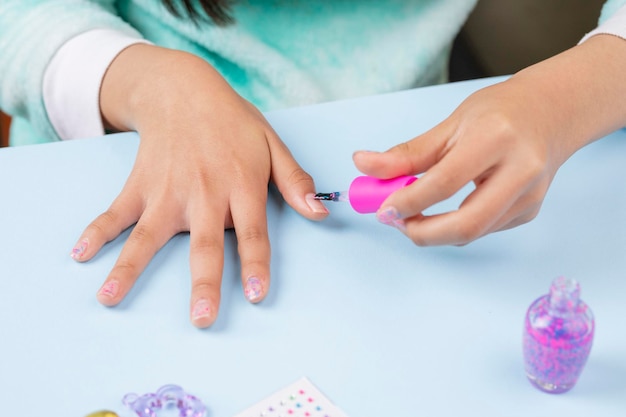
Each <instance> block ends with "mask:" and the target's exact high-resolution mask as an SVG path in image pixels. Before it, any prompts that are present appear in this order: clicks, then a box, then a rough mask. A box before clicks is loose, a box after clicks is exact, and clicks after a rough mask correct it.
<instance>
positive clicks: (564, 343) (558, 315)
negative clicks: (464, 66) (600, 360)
mask: <svg viewBox="0 0 626 417" xmlns="http://www.w3.org/2000/svg"><path fill="white" fill-rule="evenodd" d="M579 297H580V286H579V284H578V282H576V281H575V280H573V279H568V278H565V277H558V278H556V279H555V280H554V281H553V282H552V285H551V287H550V293H549V294H546V295H544V296H542V297H540V298H538V299H537V300H535V302H533V303H532V304H531V305H530V307H529V308H528V312H527V313H526V320H525V322H524V364H525V368H526V376H527V377H528V379H529V380H530V382H531V383H532V384H533V385H534V386H535V387H537V388H538V389H540V390H542V391H545V392H548V393H553V394H557V393H562V392H566V391H569V390H570V389H571V388H572V387H573V386H574V385H575V384H576V381H578V377H579V376H580V374H581V372H582V370H583V368H584V366H585V363H586V362H587V357H588V356H589V352H590V351H591V344H592V342H593V335H594V327H595V324H594V319H593V313H592V312H591V309H590V308H589V307H588V306H587V305H586V304H585V303H584V302H583V301H582V300H580V298H579Z"/></svg>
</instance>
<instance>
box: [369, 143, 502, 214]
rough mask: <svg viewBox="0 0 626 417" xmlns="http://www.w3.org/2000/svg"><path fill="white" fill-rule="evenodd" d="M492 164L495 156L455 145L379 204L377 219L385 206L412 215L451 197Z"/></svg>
mask: <svg viewBox="0 0 626 417" xmlns="http://www.w3.org/2000/svg"><path fill="white" fill-rule="evenodd" d="M466 143H472V141H468V142H466ZM495 164H496V158H495V156H486V155H484V154H483V153H482V152H481V151H480V150H479V149H476V148H473V147H470V146H464V145H463V144H459V145H458V146H456V147H454V148H453V149H452V150H451V151H450V152H448V153H447V154H446V155H445V156H443V158H441V160H439V161H438V162H437V163H436V164H435V165H433V166H431V167H430V168H429V169H428V170H427V171H426V173H425V174H424V175H422V176H421V177H420V179H419V180H418V181H415V182H414V183H412V184H411V185H410V186H408V187H405V188H402V189H400V190H398V191H396V192H394V193H393V194H391V195H390V196H389V197H388V198H387V199H386V200H385V201H384V202H383V204H382V205H381V208H380V210H379V213H378V217H379V219H380V215H381V214H382V213H385V212H386V211H388V210H389V208H392V209H393V210H395V212H396V213H397V214H398V216H399V217H400V218H406V217H412V216H415V215H417V214H419V213H421V212H422V211H424V210H425V209H427V208H428V207H431V206H432V205H434V204H436V203H439V202H441V201H444V200H446V199H448V198H450V197H452V196H453V195H454V194H456V193H457V192H458V191H459V190H460V189H461V188H463V187H464V186H465V185H467V184H468V183H470V182H471V181H473V180H474V179H477V178H479V177H481V176H483V177H486V176H488V175H489V172H490V170H491V169H492V168H493V167H494V165H495Z"/></svg>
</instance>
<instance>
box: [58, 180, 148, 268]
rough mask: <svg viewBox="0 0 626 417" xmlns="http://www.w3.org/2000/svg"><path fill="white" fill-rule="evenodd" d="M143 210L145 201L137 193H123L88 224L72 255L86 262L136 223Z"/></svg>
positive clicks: (76, 259)
mask: <svg viewBox="0 0 626 417" xmlns="http://www.w3.org/2000/svg"><path fill="white" fill-rule="evenodd" d="M142 210H143V203H142V201H141V199H140V198H139V197H138V196H137V194H135V193H127V192H124V191H122V194H120V196H119V197H118V198H117V199H116V200H115V201H114V202H113V204H111V207H109V209H108V210H107V211H105V212H104V213H102V214H100V215H99V216H98V217H97V218H96V219H95V220H94V221H93V222H91V223H90V224H89V226H87V228H86V229H85V230H84V231H83V233H82V234H81V236H80V238H79V239H78V241H77V242H76V244H75V245H74V248H73V249H72V252H71V253H70V256H71V257H72V259H74V260H75V261H79V262H84V261H88V260H89V259H91V258H93V257H94V256H95V254H96V253H98V251H99V250H100V249H101V248H102V246H104V244H105V243H107V242H110V241H111V240H113V239H115V238H116V237H117V236H119V235H120V233H122V232H123V231H124V230H126V229H127V228H129V227H130V226H131V225H132V224H134V223H135V222H136V221H137V220H138V219H139V217H140V216H141V212H142Z"/></svg>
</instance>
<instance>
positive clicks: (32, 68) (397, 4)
mask: <svg viewBox="0 0 626 417" xmlns="http://www.w3.org/2000/svg"><path fill="white" fill-rule="evenodd" d="M475 2H476V0H384V1H383V0H332V1H330V0H329V1H313V0H311V1H307V0H239V1H237V2H236V5H235V7H234V9H233V15H234V18H235V24H232V25H230V26H226V27H217V26H215V25H212V24H201V25H200V26H196V25H194V24H193V23H192V22H190V21H188V20H186V19H179V18H175V17H174V16H172V15H171V14H170V13H168V12H167V11H166V10H165V8H164V7H163V6H162V5H161V2H160V1H158V0H118V1H114V0H92V1H87V0H56V1H37V0H0V28H2V29H0V51H1V52H0V108H2V109H3V110H4V111H5V112H8V113H10V114H12V115H13V116H16V117H18V118H20V119H21V120H18V121H17V122H16V123H15V128H16V129H18V128H19V130H20V134H19V135H14V136H19V137H20V138H21V139H22V141H21V142H29V141H30V142H32V141H33V140H35V139H34V138H35V136H34V135H27V134H26V132H25V126H24V124H23V123H22V121H23V120H27V121H28V122H29V124H30V126H31V127H32V128H33V130H34V131H35V132H36V136H37V137H39V141H41V140H43V141H47V140H56V139H57V138H58V137H57V135H56V133H55V131H54V129H53V128H52V126H51V124H50V122H49V120H48V117H47V115H46V111H45V107H44V104H43V100H42V78H43V74H44V72H45V69H46V66H47V64H48V62H49V61H50V59H51V58H52V57H53V55H54V53H55V52H56V51H57V50H58V49H59V48H60V47H61V46H62V45H63V43H64V42H66V41H67V40H68V39H70V38H72V37H73V36H76V35H77V34H80V33H82V32H85V31H88V30H91V29H96V28H111V29H116V30H119V31H122V32H125V33H128V34H131V35H135V36H141V37H144V38H146V39H148V40H150V41H152V42H153V43H155V44H157V45H160V46H164V47H169V48H176V49H181V50H185V51H189V52H192V53H194V54H196V55H198V56H200V57H203V58H204V59H206V60H207V61H209V62H210V63H211V64H213V65H214V66H215V67H216V68H217V69H218V70H219V71H220V72H221V73H222V74H223V75H224V77H225V78H226V79H227V80H228V81H229V82H230V84H231V85H232V86H233V87H234V88H235V89H236V90H237V91H238V92H239V93H240V94H241V95H242V96H244V97H245V98H246V99H248V100H250V101H251V102H252V103H254V104H255V105H256V106H258V107H259V108H260V109H261V110H264V111H265V110H272V109H278V108H284V107H290V106H298V105H304V104H310V103H317V102H322V101H328V100H336V99H341V98H348V97H355V96H362V95H369V94H377V93H383V92H389V91H395V90H400V89H406V88H410V87H414V86H420V85H426V84H433V83H438V82H443V81H445V80H446V71H447V60H448V54H449V50H450V45H451V41H452V40H453V38H454V37H455V35H456V34H457V32H458V30H459V29H460V27H461V26H462V24H463V22H464V21H465V19H466V18H467V15H468V14H469V12H470V11H471V10H472V8H473V6H474V4H475ZM67 88H72V86H71V85H68V86H67ZM67 111H72V110H71V109H67ZM27 138H28V139H27ZM35 141H37V140H35Z"/></svg>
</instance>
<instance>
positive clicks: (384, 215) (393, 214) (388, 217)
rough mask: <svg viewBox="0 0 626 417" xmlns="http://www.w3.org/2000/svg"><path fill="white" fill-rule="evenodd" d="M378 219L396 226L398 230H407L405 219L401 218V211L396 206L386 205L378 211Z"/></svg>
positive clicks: (388, 224)
mask: <svg viewBox="0 0 626 417" xmlns="http://www.w3.org/2000/svg"><path fill="white" fill-rule="evenodd" d="M376 219H378V221H379V222H381V223H382V224H386V225H387V226H392V227H395V228H396V229H398V230H401V231H403V232H404V231H406V226H405V224H404V220H402V219H401V218H400V213H398V210H396V208H395V207H385V208H383V209H380V210H378V212H376Z"/></svg>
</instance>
